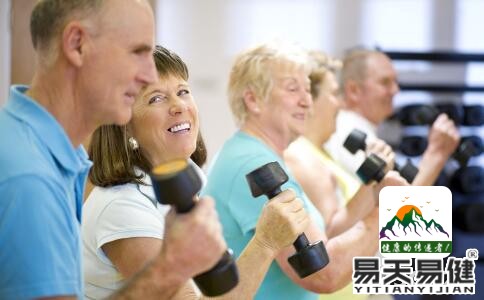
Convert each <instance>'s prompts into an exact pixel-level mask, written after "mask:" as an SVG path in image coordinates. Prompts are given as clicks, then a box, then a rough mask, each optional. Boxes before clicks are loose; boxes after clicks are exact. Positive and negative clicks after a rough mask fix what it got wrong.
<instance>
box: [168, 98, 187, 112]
mask: <svg viewBox="0 0 484 300" xmlns="http://www.w3.org/2000/svg"><path fill="white" fill-rule="evenodd" d="M187 110H188V105H187V104H186V103H185V102H184V101H183V100H181V99H180V98H179V97H178V96H173V97H172V99H170V109H169V113H170V115H172V116H176V115H179V114H182V113H183V112H185V111H187Z"/></svg>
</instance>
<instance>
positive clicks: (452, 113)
mask: <svg viewBox="0 0 484 300" xmlns="http://www.w3.org/2000/svg"><path fill="white" fill-rule="evenodd" d="M436 108H437V109H438V110H439V111H440V113H445V114H446V115H447V116H448V117H449V119H451V120H452V121H454V123H455V124H457V125H458V124H462V121H463V119H464V109H463V107H462V106H461V105H457V104H452V103H443V104H437V105H436Z"/></svg>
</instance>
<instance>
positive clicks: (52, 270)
mask: <svg viewBox="0 0 484 300" xmlns="http://www.w3.org/2000/svg"><path fill="white" fill-rule="evenodd" d="M26 91H27V87H25V86H12V88H11V91H10V97H9V101H8V102H7V104H6V106H5V107H4V108H3V109H2V110H0V245H1V251H0V266H1V272H0V299H31V298H38V297H47V296H59V295H73V296H77V297H78V298H82V297H83V276H82V267H81V266H82V263H81V239H80V235H79V230H80V228H79V227H80V220H81V207H82V198H83V189H84V184H85V181H86V176H87V173H88V171H89V168H90V166H91V162H90V161H89V160H88V158H87V155H86V152H85V151H84V148H83V147H82V146H79V147H78V148H77V149H76V148H74V146H73V145H72V143H71V141H70V140H69V138H68V136H67V134H66V132H65V131H64V129H63V128H62V127H61V125H60V124H59V123H58V122H57V120H56V119H55V118H54V117H53V116H52V115H51V114H50V113H49V112H48V111H47V110H45V109H44V108H43V107H42V106H41V105H39V104H38V103H37V102H35V101H34V100H32V99H31V98H30V97H28V96H27V95H25V92H26Z"/></svg>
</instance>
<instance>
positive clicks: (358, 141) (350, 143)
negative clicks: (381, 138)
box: [343, 129, 366, 154]
mask: <svg viewBox="0 0 484 300" xmlns="http://www.w3.org/2000/svg"><path fill="white" fill-rule="evenodd" d="M343 146H344V147H345V148H346V149H347V150H348V151H350V152H351V154H355V153H356V152H357V151H358V150H363V151H365V149H366V133H364V132H363V131H361V130H358V129H353V130H352V131H351V132H350V134H349V135H348V137H346V140H345V141H344V143H343Z"/></svg>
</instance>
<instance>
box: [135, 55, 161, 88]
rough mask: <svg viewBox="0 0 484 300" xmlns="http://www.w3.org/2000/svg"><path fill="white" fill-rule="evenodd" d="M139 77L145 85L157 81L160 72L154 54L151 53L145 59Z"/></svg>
mask: <svg viewBox="0 0 484 300" xmlns="http://www.w3.org/2000/svg"><path fill="white" fill-rule="evenodd" d="M137 79H138V81H139V82H141V83H142V84H143V86H146V85H148V84H152V83H155V82H156V81H157V80H158V73H157V71H156V66H155V61H154V59H153V56H152V55H149V57H147V58H146V59H145V60H144V61H143V63H142V66H141V68H140V70H139V72H138V78H137Z"/></svg>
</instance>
